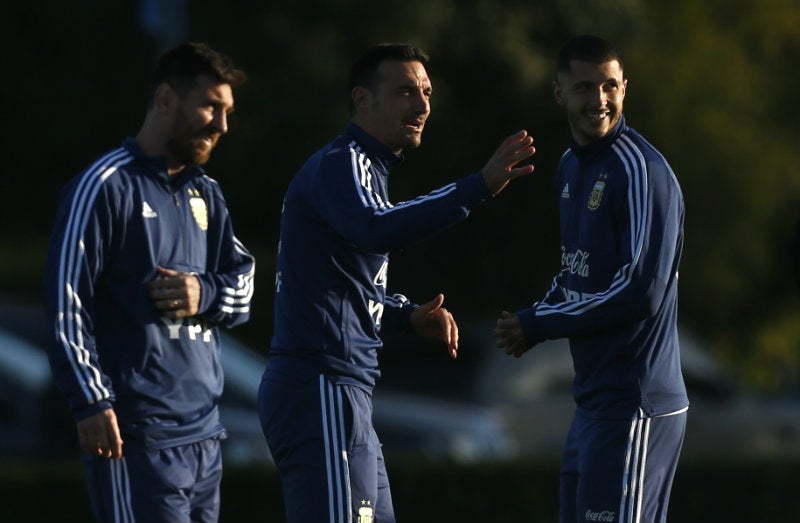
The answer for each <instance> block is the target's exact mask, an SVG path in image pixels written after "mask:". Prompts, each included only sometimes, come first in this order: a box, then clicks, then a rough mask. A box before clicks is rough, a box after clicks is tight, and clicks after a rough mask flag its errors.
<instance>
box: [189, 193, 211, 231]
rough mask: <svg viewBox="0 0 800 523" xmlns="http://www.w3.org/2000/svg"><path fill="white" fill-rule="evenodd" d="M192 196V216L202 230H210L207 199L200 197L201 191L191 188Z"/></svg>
mask: <svg viewBox="0 0 800 523" xmlns="http://www.w3.org/2000/svg"><path fill="white" fill-rule="evenodd" d="M189 194H190V195H191V198H189V205H190V206H191V208H192V216H194V221H195V222H197V226H198V227H200V230H202V231H205V230H208V206H206V201H205V200H204V199H203V198H201V197H200V193H199V192H198V191H196V190H192V189H190V190H189Z"/></svg>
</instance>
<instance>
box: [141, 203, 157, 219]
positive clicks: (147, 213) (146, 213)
mask: <svg viewBox="0 0 800 523" xmlns="http://www.w3.org/2000/svg"><path fill="white" fill-rule="evenodd" d="M157 217H158V213H157V212H156V211H154V210H153V209H152V208H151V207H150V205H149V204H148V203H147V202H142V218H157Z"/></svg>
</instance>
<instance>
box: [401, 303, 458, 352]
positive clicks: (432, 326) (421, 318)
mask: <svg viewBox="0 0 800 523" xmlns="http://www.w3.org/2000/svg"><path fill="white" fill-rule="evenodd" d="M443 303H444V294H438V295H437V296H436V297H435V298H434V299H433V300H431V301H429V302H428V303H425V304H423V305H420V306H419V307H417V308H416V309H415V310H414V312H412V313H411V318H410V319H411V326H412V327H413V328H414V332H416V333H417V334H419V335H420V336H425V337H427V338H436V339H440V340H444V342H445V343H446V344H447V350H448V353H449V354H450V357H451V358H455V357H456V356H458V326H457V325H456V320H455V318H453V315H452V314H450V311H448V310H447V309H445V308H444V307H442V304H443Z"/></svg>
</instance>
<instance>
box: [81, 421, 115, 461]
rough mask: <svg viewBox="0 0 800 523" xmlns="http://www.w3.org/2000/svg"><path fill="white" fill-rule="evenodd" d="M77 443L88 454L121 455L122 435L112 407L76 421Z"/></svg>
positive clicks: (109, 456)
mask: <svg viewBox="0 0 800 523" xmlns="http://www.w3.org/2000/svg"><path fill="white" fill-rule="evenodd" d="M77 426H78V444H79V445H80V447H81V450H83V451H84V452H85V453H86V454H89V455H90V456H102V457H104V458H116V459H119V458H121V457H122V437H121V436H120V434H119V426H118V425H117V415H116V414H114V409H106V410H104V411H102V412H98V413H97V414H92V415H91V416H89V417H88V418H84V419H82V420H80V421H79V422H78V425H77Z"/></svg>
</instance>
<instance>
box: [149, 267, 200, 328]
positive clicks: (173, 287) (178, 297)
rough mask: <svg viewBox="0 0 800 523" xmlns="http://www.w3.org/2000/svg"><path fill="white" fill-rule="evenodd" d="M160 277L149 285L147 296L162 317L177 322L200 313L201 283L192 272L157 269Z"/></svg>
mask: <svg viewBox="0 0 800 523" xmlns="http://www.w3.org/2000/svg"><path fill="white" fill-rule="evenodd" d="M156 270H157V271H158V276H156V278H155V279H153V280H152V281H150V282H148V283H147V294H148V295H149V296H150V299H151V300H152V301H153V305H154V306H155V308H156V309H157V310H158V311H159V312H160V313H161V315H162V316H166V317H167V318H170V319H173V320H176V319H180V318H189V317H191V316H195V315H197V313H198V312H200V281H199V280H198V279H197V276H196V275H194V274H192V273H190V272H179V271H176V270H173V269H165V268H164V267H157V268H156Z"/></svg>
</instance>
